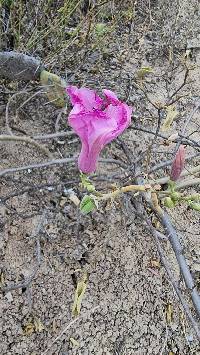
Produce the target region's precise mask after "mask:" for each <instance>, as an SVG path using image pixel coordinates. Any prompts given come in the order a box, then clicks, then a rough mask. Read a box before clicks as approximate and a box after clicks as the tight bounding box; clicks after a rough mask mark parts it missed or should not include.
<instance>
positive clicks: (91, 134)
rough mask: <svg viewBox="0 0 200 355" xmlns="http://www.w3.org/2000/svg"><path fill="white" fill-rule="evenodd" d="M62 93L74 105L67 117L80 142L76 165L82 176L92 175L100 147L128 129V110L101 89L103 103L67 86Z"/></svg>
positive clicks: (89, 92)
mask: <svg viewBox="0 0 200 355" xmlns="http://www.w3.org/2000/svg"><path fill="white" fill-rule="evenodd" d="M66 91H67V93H68V94H69V96H70V99H71V103H72V105H73V106H74V107H73V109H72V111H71V112H70V114H69V118H68V121H69V125H70V126H71V127H72V128H73V130H74V131H75V132H76V134H77V135H78V136H79V137H80V139H81V143H82V148H81V153H80V155H79V159H78V166H79V169H80V170H81V171H82V172H83V173H92V172H94V171H95V170H96V165H97V161H98V158H99V154H100V152H101V150H102V149H103V148H104V146H105V145H106V144H108V143H110V142H111V141H112V140H113V139H115V138H116V137H118V136H119V135H120V134H121V133H122V132H123V131H124V130H125V129H126V128H127V127H128V126H129V124H130V122H131V113H132V108H131V107H129V106H128V105H127V104H126V103H123V102H121V101H120V100H118V98H117V96H116V95H115V93H113V92H112V91H110V90H103V93H104V95H105V99H104V100H102V99H101V98H100V97H99V96H98V95H97V94H96V92H95V91H93V90H90V89H87V88H80V89H78V88H77V87H76V86H69V87H68V88H67V89H66Z"/></svg>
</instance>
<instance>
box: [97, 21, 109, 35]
mask: <svg viewBox="0 0 200 355" xmlns="http://www.w3.org/2000/svg"><path fill="white" fill-rule="evenodd" d="M108 31H109V27H108V25H106V24H105V23H97V24H96V26H95V35H96V36H97V37H102V36H103V35H105V34H106V33H107V32H108Z"/></svg>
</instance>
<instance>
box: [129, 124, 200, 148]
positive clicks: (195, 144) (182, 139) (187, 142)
mask: <svg viewBox="0 0 200 355" xmlns="http://www.w3.org/2000/svg"><path fill="white" fill-rule="evenodd" d="M129 129H134V130H135V131H141V132H145V133H149V134H152V135H154V136H155V134H156V132H155V131H151V130H150V129H147V128H144V127H141V126H131V127H129ZM157 137H159V138H163V139H164V140H168V139H169V137H167V136H165V135H164V134H161V133H158V134H157ZM173 142H175V143H177V142H181V143H182V144H184V145H189V146H191V147H196V148H200V144H199V143H198V142H196V141H194V140H193V139H191V138H188V137H185V136H182V135H180V137H178V138H175V139H174V140H173Z"/></svg>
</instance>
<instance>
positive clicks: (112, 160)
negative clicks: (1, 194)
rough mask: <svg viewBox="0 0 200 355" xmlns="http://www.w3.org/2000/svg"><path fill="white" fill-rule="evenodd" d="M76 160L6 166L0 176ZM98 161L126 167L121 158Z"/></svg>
mask: <svg viewBox="0 0 200 355" xmlns="http://www.w3.org/2000/svg"><path fill="white" fill-rule="evenodd" d="M76 160H77V156H74V157H72V158H63V159H54V160H50V161H47V162H43V163H36V164H30V165H25V166H20V167H13V168H7V169H4V170H0V177H1V176H4V175H6V174H12V173H15V172H18V171H24V170H29V169H41V168H48V167H49V166H52V165H61V164H68V163H72V164H74V163H75V162H76ZM99 162H101V163H106V164H108V163H109V164H116V165H119V166H121V167H122V168H124V169H126V168H127V165H126V164H125V163H123V162H122V161H121V160H117V159H111V158H108V159H104V158H100V159H99Z"/></svg>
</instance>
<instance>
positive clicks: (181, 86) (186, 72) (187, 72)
mask: <svg viewBox="0 0 200 355" xmlns="http://www.w3.org/2000/svg"><path fill="white" fill-rule="evenodd" d="M188 74H189V68H187V67H186V71H185V75H184V79H183V82H182V84H181V85H180V86H179V87H178V89H176V90H175V91H174V92H173V94H172V95H171V96H170V98H169V99H172V98H173V97H174V96H175V95H177V94H178V92H179V91H180V90H181V89H182V88H183V87H184V86H185V85H186V82H187V78H188ZM167 105H168V106H169V105H171V102H170V101H169V102H168V103H167Z"/></svg>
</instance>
